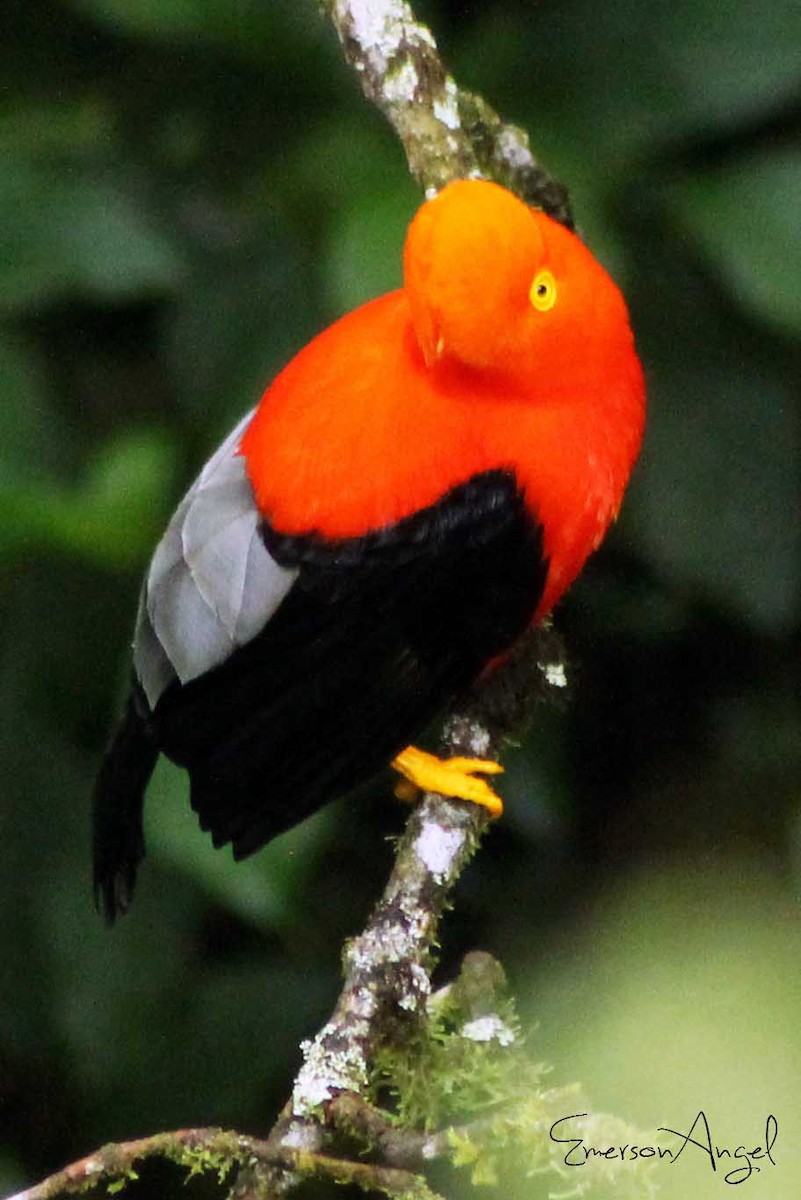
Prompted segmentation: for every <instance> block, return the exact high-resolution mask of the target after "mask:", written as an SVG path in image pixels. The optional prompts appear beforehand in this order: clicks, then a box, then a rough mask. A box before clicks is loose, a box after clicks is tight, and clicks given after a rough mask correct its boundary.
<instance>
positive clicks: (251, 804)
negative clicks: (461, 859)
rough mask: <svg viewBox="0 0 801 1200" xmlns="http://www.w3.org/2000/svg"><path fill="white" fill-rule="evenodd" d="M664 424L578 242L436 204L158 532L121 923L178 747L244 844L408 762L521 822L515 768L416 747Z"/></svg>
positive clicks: (410, 773) (122, 842) (528, 621)
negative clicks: (389, 282)
mask: <svg viewBox="0 0 801 1200" xmlns="http://www.w3.org/2000/svg"><path fill="white" fill-rule="evenodd" d="M644 416H645V385H644V374H643V369H642V366H641V363H640V360H639V357H638V354H637V351H636V347H635V342H634V336H633V333H632V330H631V324H630V320H629V314H628V310H627V306H626V302H625V300H624V298H623V296H622V294H621V292H620V290H619V288H618V287H617V285H616V284H615V282H614V281H613V280H612V278H611V276H610V275H609V274H608V273H607V271H606V270H605V268H604V267H603V266H602V265H601V264H600V263H599V261H598V260H597V259H596V258H595V257H594V256H593V254H592V253H591V251H590V250H589V249H588V248H587V247H586V246H585V244H584V243H583V242H582V241H581V240H580V238H579V237H578V236H577V235H576V234H574V233H573V232H571V231H570V230H569V229H567V228H566V227H565V226H564V225H562V224H559V223H558V222H556V221H555V220H553V219H552V218H551V217H549V216H548V215H546V214H545V213H544V212H542V211H541V210H539V209H537V208H535V207H532V206H530V205H528V204H527V203H525V202H524V201H523V200H522V199H520V198H519V197H518V196H516V195H515V194H513V193H512V192H511V191H509V190H507V189H506V188H504V187H502V186H500V185H499V184H496V183H493V182H490V181H487V180H482V179H461V180H456V181H453V182H451V183H449V184H447V185H446V186H445V187H444V188H443V189H442V190H441V191H439V192H438V193H437V194H436V195H434V196H433V197H431V198H428V199H426V200H425V201H424V202H423V203H422V205H421V206H420V208H419V209H418V211H417V212H416V214H415V215H414V217H413V219H412V220H411V223H410V225H409V228H408V231H407V234H406V239H405V243H404V248H403V283H402V286H401V287H400V288H398V289H396V290H394V291H390V292H389V293H387V294H385V295H382V296H379V297H378V298H376V299H373V300H371V301H368V302H367V303H365V304H363V305H362V306H360V307H359V308H356V309H355V310H354V311H352V312H350V313H348V314H346V315H345V316H343V317H341V318H340V319H339V320H337V321H335V322H334V323H333V324H332V325H331V326H329V327H328V328H327V329H325V330H324V331H323V332H321V333H320V334H318V335H317V336H316V337H315V338H313V339H312V341H311V342H309V343H308V344H307V345H306V346H305V348H303V349H302V350H300V351H299V353H298V354H297V355H296V356H295V357H294V358H293V359H291V361H290V362H289V363H288V365H287V366H285V367H284V368H283V370H282V371H280V372H279V374H278V375H277V376H276V377H275V379H274V380H273V381H272V383H270V384H269V386H268V387H267V389H266V391H265V392H264V394H263V396H262V398H261V400H260V401H259V403H258V405H257V406H256V408H255V409H254V410H253V411H251V412H250V413H248V414H247V415H246V416H245V417H244V418H243V419H242V420H241V421H240V422H239V424H238V425H237V426H236V428H235V429H234V430H233V431H232V432H231V433H230V435H229V436H228V437H227V438H226V440H225V441H224V442H223V443H222V445H221V446H220V447H219V449H218V450H217V451H216V452H215V453H214V454H213V455H212V457H211V458H210V459H209V461H208V462H207V463H206V465H205V466H204V467H203V469H202V470H201V472H200V474H199V476H198V477H197V479H196V481H195V482H194V484H193V485H192V486H191V488H190V489H189V491H188V493H187V494H186V496H185V497H184V498H183V500H182V501H181V502H180V504H179V505H178V508H177V509H176V511H175V514H174V516H173V517H172V519H171V520H170V522H169V524H168V526H167V528H166V531H165V533H164V535H163V537H162V539H161V541H160V542H159V544H158V546H157V547H156V550H155V553H154V555H153V558H152V561H151V563H150V566H149V569H148V571H147V573H146V576H145V580H144V584H143V587H142V592H141V598H140V602H139V609H138V615H137V618H136V627H135V634H134V641H133V662H132V673H131V687H130V692H129V695H128V697H127V701H126V704H125V708H124V712H123V715H122V718H121V720H120V723H119V725H118V728H117V731H116V733H115V735H114V736H113V738H112V741H111V743H110V746H109V749H108V750H107V752H106V754H105V757H104V759H103V761H102V765H101V767H100V770H99V774H98V778H97V782H96V785H95V790H94V796H93V820H94V835H93V836H94V842H93V853H94V888H95V899H96V904H97V906H98V908H99V909H100V911H101V912H102V913H103V914H104V915H105V917H106V919H107V920H108V921H110V922H112V921H113V920H114V919H115V917H116V916H117V915H119V914H120V913H123V912H125V911H126V910H127V909H128V907H129V905H130V903H131V900H132V896H133V891H134V883H135V879H136V874H137V868H138V866H139V864H140V862H141V860H142V858H143V857H144V853H145V843H144V836H143V803H144V793H145V790H146V788H147V784H148V780H149V778H150V775H151V773H152V771H153V769H154V766H155V764H156V761H157V759H158V757H159V755H160V754H165V755H166V756H167V757H168V758H169V759H171V760H172V761H173V762H174V763H176V764H178V765H179V766H181V767H183V768H185V769H186V771H187V772H188V774H189V784H190V802H191V805H192V807H193V809H194V810H195V812H196V814H197V816H198V818H199V823H200V826H201V828H202V829H203V830H205V831H206V832H208V833H210V834H211V838H212V841H213V844H214V846H215V847H220V846H224V845H227V844H230V845H231V847H232V850H233V855H234V858H235V859H241V858H244V857H246V856H248V855H250V854H252V853H254V852H255V851H257V850H259V849H260V848H261V847H262V846H264V845H265V844H266V843H267V842H268V841H270V840H271V839H272V838H273V837H275V836H276V835H277V834H279V833H281V832H282V831H284V830H286V829H288V828H290V827H291V826H293V825H295V824H297V823H299V822H300V821H301V820H303V819H304V818H305V817H306V816H307V815H308V814H310V813H312V812H313V811H315V810H316V809H318V808H319V807H321V806H322V805H323V804H325V803H327V802H328V801H329V800H333V799H335V798H337V797H340V796H342V795H344V794H346V793H349V792H351V791H352V790H354V789H355V788H356V787H357V785H360V784H362V783H363V782H365V781H367V780H369V779H371V778H373V777H374V776H376V775H378V774H379V773H380V772H381V771H382V770H384V769H385V768H386V767H387V766H388V765H390V764H391V765H392V766H394V767H395V768H396V770H397V771H398V772H399V773H400V774H401V776H403V777H405V778H406V779H408V780H410V781H411V784H413V785H415V786H416V787H419V788H422V789H423V790H434V791H439V792H444V793H445V794H448V795H451V796H456V797H459V798H462V799H465V800H468V801H474V802H476V803H478V804H482V805H484V807H485V808H486V809H487V810H488V811H489V813H490V815H493V816H494V815H497V814H498V813H499V812H500V811H501V808H502V804H501V800H500V798H499V797H498V796H497V794H496V793H495V791H494V790H493V789H492V788H491V787H490V785H489V782H488V780H487V779H486V778H485V776H486V775H488V774H490V773H492V772H494V771H498V770H500V767H498V766H497V764H495V763H493V762H489V761H483V760H472V759H457V760H444V761H443V760H440V759H438V758H436V756H434V755H431V754H428V753H427V752H425V751H422V750H420V749H419V748H418V747H417V746H415V745H414V743H415V740H416V739H419V737H420V735H421V733H422V732H423V731H424V730H425V728H426V727H427V726H428V725H429V724H430V723H431V722H432V721H433V719H434V718H435V717H437V716H438V715H439V714H441V713H443V712H444V711H445V710H447V707H448V705H449V704H452V703H453V701H454V698H455V697H458V696H459V695H460V694H461V693H463V692H464V691H465V690H466V689H468V688H470V687H471V686H472V685H474V684H475V683H476V681H477V680H480V679H482V678H484V677H485V676H486V675H487V674H488V673H491V672H493V671H494V670H497V669H498V665H499V664H502V662H503V660H504V658H505V657H506V656H508V655H509V654H510V652H511V650H512V649H513V647H514V646H515V645H516V644H518V643H519V640H520V639H521V637H523V635H524V634H525V633H526V632H527V631H528V630H530V629H531V628H532V627H536V626H537V625H538V624H539V623H541V622H542V621H543V619H544V618H546V617H547V616H548V614H550V613H551V610H552V609H553V607H554V605H555V604H556V602H557V601H558V600H559V598H560V597H561V596H562V594H563V593H564V592H565V590H566V589H567V588H568V587H569V585H570V584H571V583H572V581H573V580H574V579H575V577H576V576H577V574H578V573H579V571H580V570H581V568H582V566H583V564H584V561H585V559H586V558H587V557H588V555H589V554H590V553H591V552H592V551H594V550H595V549H596V548H597V547H598V545H599V544H600V542H601V540H602V538H603V536H604V534H605V532H606V530H607V528H608V527H609V525H610V523H611V522H612V521H613V519H614V518H615V516H616V515H617V512H618V509H619V507H620V504H621V500H622V497H623V493H624V491H625V488H626V486H627V483H628V480H629V477H630V473H631V470H632V467H633V464H634V462H635V460H636V458H637V456H638V453H639V449H640V444H641V439H642V435H643V426H644Z"/></svg>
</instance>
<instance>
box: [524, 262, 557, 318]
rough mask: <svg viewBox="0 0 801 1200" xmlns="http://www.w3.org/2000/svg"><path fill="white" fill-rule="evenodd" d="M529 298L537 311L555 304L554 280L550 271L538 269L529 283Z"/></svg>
mask: <svg viewBox="0 0 801 1200" xmlns="http://www.w3.org/2000/svg"><path fill="white" fill-rule="evenodd" d="M528 295H529V299H530V300H531V303H532V304H533V305H534V307H535V308H536V309H538V310H539V312H547V311H548V309H549V308H553V306H554V304H556V280H555V279H554V277H553V275H552V274H551V272H550V271H538V272H537V274H536V275H535V276H534V282H533V283H532V285H531V291H530V292H529V294H528Z"/></svg>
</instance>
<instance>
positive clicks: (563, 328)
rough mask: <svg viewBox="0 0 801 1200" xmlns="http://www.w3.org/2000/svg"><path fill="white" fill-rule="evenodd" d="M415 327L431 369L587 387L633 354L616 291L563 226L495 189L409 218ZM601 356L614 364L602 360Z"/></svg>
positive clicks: (451, 187)
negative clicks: (451, 366) (459, 368)
mask: <svg viewBox="0 0 801 1200" xmlns="http://www.w3.org/2000/svg"><path fill="white" fill-rule="evenodd" d="M404 287H405V291H406V295H407V297H408V301H409V306H410V310H411V318H412V325H413V327H414V332H415V335H416V338H417V342H418V344H419V347H420V350H421V352H422V355H423V358H424V360H425V362H426V364H427V365H428V366H429V367H433V366H434V365H435V364H437V363H439V362H443V363H444V362H457V363H461V364H463V365H465V366H467V367H470V368H478V369H488V370H492V371H500V372H502V373H504V374H507V375H510V376H517V377H518V378H520V379H521V380H525V382H526V384H527V385H528V386H530V385H531V384H532V383H533V382H534V381H536V379H537V375H538V373H540V375H541V376H542V378H541V379H540V380H539V382H540V383H541V385H542V386H543V388H544V389H545V390H548V391H552V390H560V386H563V387H565V388H574V387H576V386H577V385H578V384H580V383H581V382H583V381H586V382H587V383H588V384H589V383H590V382H591V381H593V380H595V378H596V377H600V376H601V375H602V374H603V373H604V372H608V370H609V366H610V362H614V356H615V355H618V356H620V355H621V354H622V355H623V356H627V355H631V354H633V339H632V336H631V332H630V329H629V324H628V313H627V310H626V305H625V302H624V300H623V297H622V295H621V293H620V291H619V289H618V288H617V286H616V284H615V283H614V282H613V280H612V279H611V278H610V276H609V275H608V274H607V272H606V271H605V270H604V268H603V267H602V266H601V265H600V263H598V261H597V260H596V259H595V258H594V257H593V255H592V254H591V253H590V251H589V250H588V249H587V248H586V246H584V245H583V243H582V242H581V241H580V240H579V239H578V238H577V237H576V236H575V235H574V234H573V233H571V232H570V231H569V230H568V229H566V228H564V226H562V225H560V224H558V223H557V222H556V221H553V220H552V219H551V218H550V217H548V216H546V215H545V214H544V213H542V212H538V211H536V210H534V209H531V208H529V207H528V206H527V205H526V204H524V203H523V201H522V200H520V199H518V198H517V197H516V196H514V195H513V194H512V193H511V192H509V191H507V190H506V189H505V188H503V187H500V186H499V185H498V184H495V183H489V182H486V181H484V180H457V181H455V182H454V183H450V184H448V186H447V187H445V188H444V189H443V190H442V191H441V192H440V193H439V194H438V195H437V196H435V197H434V198H433V199H432V200H429V201H427V202H426V203H425V204H423V205H422V207H421V208H420V209H419V211H418V212H417V214H416V216H415V217H414V220H413V221H412V223H411V225H410V227H409V232H408V235H407V238H406V245H405V249H404ZM610 356H612V357H611V358H610Z"/></svg>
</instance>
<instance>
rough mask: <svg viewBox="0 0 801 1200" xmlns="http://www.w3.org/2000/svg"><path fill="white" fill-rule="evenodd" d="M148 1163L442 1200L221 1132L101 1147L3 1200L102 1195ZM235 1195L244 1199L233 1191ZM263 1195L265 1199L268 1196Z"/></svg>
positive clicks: (394, 1172)
mask: <svg viewBox="0 0 801 1200" xmlns="http://www.w3.org/2000/svg"><path fill="white" fill-rule="evenodd" d="M149 1158H158V1159H167V1160H169V1161H172V1162H175V1163H177V1164H178V1165H179V1166H182V1167H184V1168H186V1169H188V1171H189V1173H190V1176H191V1175H193V1174H200V1173H201V1172H202V1171H208V1170H212V1171H215V1172H216V1173H217V1174H218V1176H219V1178H220V1180H221V1181H222V1180H223V1179H225V1177H226V1176H227V1175H228V1174H229V1173H230V1172H231V1171H232V1170H233V1169H234V1167H236V1166H237V1164H239V1165H243V1166H247V1167H249V1168H250V1169H251V1170H253V1168H254V1167H255V1166H256V1165H258V1166H259V1167H261V1168H263V1172H264V1173H263V1176H262V1179H261V1180H260V1189H259V1194H260V1195H261V1196H262V1197H263V1196H264V1195H265V1191H264V1187H263V1182H264V1179H269V1176H270V1173H271V1172H272V1173H273V1174H274V1175H275V1177H276V1178H279V1179H280V1178H283V1179H286V1178H292V1177H293V1176H298V1177H300V1176H303V1178H305V1179H322V1180H328V1181H331V1182H335V1183H338V1184H346V1183H348V1184H353V1185H355V1186H356V1187H359V1188H361V1189H362V1190H363V1191H365V1192H379V1193H383V1194H385V1195H387V1196H402V1197H403V1200H441V1198H440V1197H437V1196H436V1194H435V1193H434V1192H432V1191H431V1189H430V1188H429V1187H428V1186H427V1184H426V1183H425V1181H424V1180H422V1179H421V1178H420V1177H419V1176H417V1175H414V1174H412V1172H410V1171H407V1170H403V1169H400V1168H397V1167H392V1166H382V1165H373V1164H371V1163H363V1162H358V1161H357V1162H351V1161H349V1160H347V1159H342V1158H336V1157H333V1156H331V1155H325V1154H315V1153H309V1152H305V1151H302V1150H292V1149H290V1148H283V1149H281V1148H277V1147H276V1146H275V1145H274V1144H273V1143H271V1142H270V1141H269V1140H267V1141H265V1140H263V1139H260V1138H252V1137H247V1136H246V1135H244V1134H240V1133H236V1132H233V1131H229V1130H224V1129H177V1130H174V1131H173V1132H171V1133H157V1134H155V1135H154V1136H153V1137H146V1138H137V1139H136V1140H135V1141H131V1142H116V1143H114V1144H112V1145H108V1146H102V1147H101V1148H100V1149H99V1150H96V1151H95V1152H94V1154H89V1155H87V1156H86V1158H81V1159H79V1160H78V1161H77V1162H74V1163H71V1164H70V1165H69V1166H68V1167H65V1168H64V1169H63V1170H62V1171H58V1172H56V1174H55V1175H51V1176H50V1177H49V1178H48V1179H45V1180H44V1181H43V1182H42V1183H39V1184H36V1186H35V1187H30V1188H27V1189H26V1190H25V1191H23V1192H18V1193H17V1195H16V1196H10V1197H9V1198H8V1200H55V1198H56V1197H59V1196H70V1195H75V1194H76V1193H78V1192H84V1191H86V1190H87V1189H88V1188H92V1187H95V1186H99V1185H103V1186H104V1187H105V1189H106V1190H108V1191H110V1190H113V1189H114V1185H115V1184H124V1183H126V1182H128V1181H129V1180H134V1179H136V1178H137V1171H136V1165H137V1164H138V1163H141V1162H143V1161H146V1160H147V1159H149ZM234 1194H236V1195H238V1196H240V1197H244V1196H245V1195H246V1194H248V1193H247V1192H246V1191H245V1190H243V1189H242V1188H240V1187H239V1186H237V1188H235V1190H234ZM267 1194H270V1193H269V1192H268V1193H267Z"/></svg>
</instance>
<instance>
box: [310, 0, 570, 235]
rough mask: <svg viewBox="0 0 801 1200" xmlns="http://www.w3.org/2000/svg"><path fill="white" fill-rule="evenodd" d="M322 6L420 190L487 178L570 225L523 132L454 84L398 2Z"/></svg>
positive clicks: (430, 41) (332, 1) (561, 191)
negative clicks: (395, 140) (400, 148)
mask: <svg viewBox="0 0 801 1200" xmlns="http://www.w3.org/2000/svg"><path fill="white" fill-rule="evenodd" d="M323 8H324V10H325V11H326V12H327V13H328V15H329V16H330V18H331V20H332V21H333V23H334V26H335V28H336V30H337V33H338V35H339V39H340V41H341V43H342V48H343V51H344V54H345V58H346V60H347V61H348V62H349V63H350V65H351V66H352V67H353V68H354V70H355V72H356V74H357V75H358V77H359V79H360V81H361V85H362V88H363V90H364V94H365V95H366V96H367V98H368V99H369V100H372V102H373V103H374V104H375V105H376V106H377V107H378V108H379V109H380V110H381V112H383V113H384V115H385V116H386V118H387V119H388V121H389V122H390V124H391V125H392V127H393V129H394V130H395V132H396V133H397V135H398V138H399V140H400V142H401V145H402V146H403V149H404V150H405V152H406V157H407V160H408V163H409V170H410V171H411V173H412V174H413V175H414V176H415V178H416V179H418V180H419V182H420V183H421V185H422V187H423V189H424V190H425V192H426V194H427V195H430V194H432V193H434V192H436V191H439V189H440V188H442V187H444V186H445V184H446V183H448V182H450V180H452V179H465V178H479V177H480V178H485V179H494V180H495V181H496V182H498V183H502V184H504V186H506V187H508V188H510V189H511V190H512V191H513V192H516V193H517V194H518V195H519V196H521V197H522V198H523V199H524V200H526V201H527V202H528V203H529V204H532V205H535V206H537V207H539V208H542V209H544V211H545V212H547V213H548V214H549V215H550V216H552V217H554V218H555V219H556V220H558V221H561V222H562V223H563V224H564V225H567V226H569V227H570V228H572V227H573V219H572V215H571V212H570V206H569V203H568V197H567V190H566V189H565V188H564V186H563V185H562V184H560V183H558V182H557V181H556V180H555V179H554V178H553V177H552V176H551V175H550V174H549V172H548V171H547V170H546V169H545V167H543V166H542V164H541V163H539V162H538V161H537V159H536V158H535V157H534V154H533V153H532V151H531V147H530V146H529V141H528V136H527V134H526V132H525V130H523V129H520V128H518V127H517V126H516V125H510V124H507V123H505V122H504V121H502V120H501V118H500V117H499V116H498V114H497V113H496V112H495V111H494V110H493V109H492V108H491V107H490V105H489V104H487V102H486V101H485V100H484V99H483V98H482V97H481V96H477V95H474V94H473V93H471V92H468V91H465V90H464V89H462V88H460V87H458V86H457V84H456V82H455V81H454V79H453V78H452V77H451V76H450V75H449V74H448V72H447V70H446V68H445V66H444V65H443V63H442V59H441V58H440V56H439V53H438V52H437V44H436V41H435V40H434V37H433V35H432V33H431V31H430V29H428V27H427V26H425V25H423V24H422V23H421V22H420V21H418V20H417V19H416V18H415V16H414V13H413V12H412V9H411V7H410V6H409V5H408V4H407V3H405V0H323Z"/></svg>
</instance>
